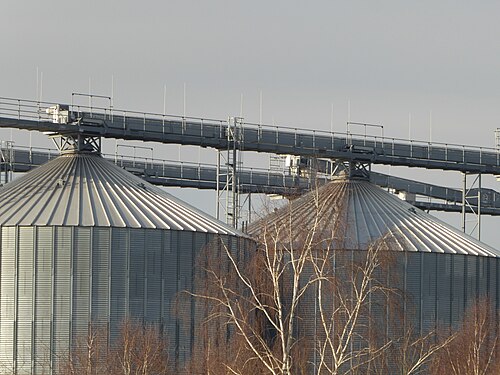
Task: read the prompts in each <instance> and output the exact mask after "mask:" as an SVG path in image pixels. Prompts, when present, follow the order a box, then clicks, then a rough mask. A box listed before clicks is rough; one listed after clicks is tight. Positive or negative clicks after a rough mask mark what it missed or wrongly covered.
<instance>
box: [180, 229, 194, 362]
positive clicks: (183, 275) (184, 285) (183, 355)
mask: <svg viewBox="0 0 500 375" xmlns="http://www.w3.org/2000/svg"><path fill="white" fill-rule="evenodd" d="M177 251H178V256H179V274H178V275H179V287H178V291H179V292H180V294H178V295H177V296H176V299H177V306H178V317H179V319H180V327H179V361H180V362H184V361H185V360H187V358H188V356H189V355H190V354H191V344H192V335H193V332H192V331H191V323H192V314H193V311H192V306H191V298H192V297H190V296H188V295H187V294H186V293H182V291H184V290H193V265H194V264H193V261H194V259H193V233H189V232H179V234H178V250H177Z"/></svg>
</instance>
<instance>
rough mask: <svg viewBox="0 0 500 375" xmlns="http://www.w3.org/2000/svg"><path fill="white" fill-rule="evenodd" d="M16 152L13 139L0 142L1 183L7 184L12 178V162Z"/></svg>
mask: <svg viewBox="0 0 500 375" xmlns="http://www.w3.org/2000/svg"><path fill="white" fill-rule="evenodd" d="M13 161H14V152H13V149H12V141H1V142H0V184H6V183H8V182H9V181H10V180H12V163H13Z"/></svg>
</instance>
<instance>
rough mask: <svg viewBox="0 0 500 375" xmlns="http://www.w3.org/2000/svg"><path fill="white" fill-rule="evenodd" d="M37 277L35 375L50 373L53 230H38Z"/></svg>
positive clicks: (44, 228)
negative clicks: (37, 374) (36, 374)
mask: <svg viewBox="0 0 500 375" xmlns="http://www.w3.org/2000/svg"><path fill="white" fill-rule="evenodd" d="M36 229H37V235H36V252H35V257H36V276H35V321H34V325H35V327H34V331H35V341H34V343H35V347H34V350H33V356H34V358H40V360H37V361H36V362H35V370H34V373H44V374H48V373H49V368H50V363H51V362H50V352H51V349H52V348H51V321H52V275H53V273H52V254H53V241H54V239H53V235H52V233H53V229H52V228H50V227H43V228H36Z"/></svg>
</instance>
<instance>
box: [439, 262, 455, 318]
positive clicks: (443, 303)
mask: <svg viewBox="0 0 500 375" xmlns="http://www.w3.org/2000/svg"><path fill="white" fill-rule="evenodd" d="M436 261H437V290H436V296H437V319H438V320H439V324H440V325H444V326H445V327H449V326H450V324H451V281H452V273H451V268H452V267H451V262H452V258H451V254H442V255H439V256H436Z"/></svg>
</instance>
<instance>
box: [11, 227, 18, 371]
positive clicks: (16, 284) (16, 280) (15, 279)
mask: <svg viewBox="0 0 500 375" xmlns="http://www.w3.org/2000/svg"><path fill="white" fill-rule="evenodd" d="M14 240H15V241H14V247H15V255H14V264H15V267H14V327H13V328H14V335H13V336H14V337H13V343H14V345H13V346H14V347H13V358H12V367H13V370H14V373H17V341H18V340H17V324H18V316H17V314H18V307H19V306H18V304H19V298H18V297H19V296H18V293H19V285H18V282H19V273H18V270H19V227H18V226H16V227H15V231H14Z"/></svg>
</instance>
